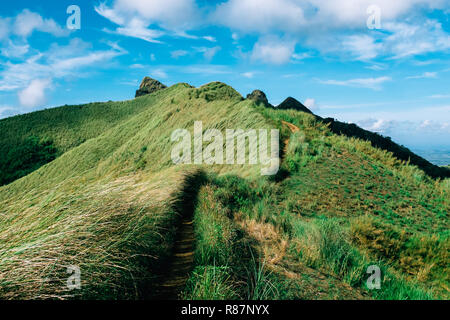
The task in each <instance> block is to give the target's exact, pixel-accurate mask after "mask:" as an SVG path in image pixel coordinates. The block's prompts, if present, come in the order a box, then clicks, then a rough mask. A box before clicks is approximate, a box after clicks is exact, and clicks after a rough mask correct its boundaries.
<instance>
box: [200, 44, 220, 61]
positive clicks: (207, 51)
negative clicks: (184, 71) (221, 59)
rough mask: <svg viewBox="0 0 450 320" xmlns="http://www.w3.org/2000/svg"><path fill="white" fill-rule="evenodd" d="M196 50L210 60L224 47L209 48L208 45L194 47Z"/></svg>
mask: <svg viewBox="0 0 450 320" xmlns="http://www.w3.org/2000/svg"><path fill="white" fill-rule="evenodd" d="M193 49H194V50H195V51H197V52H200V53H202V54H203V57H204V58H205V59H206V60H208V61H210V60H212V58H214V56H215V55H216V54H217V53H218V52H219V51H220V50H221V49H222V48H221V47H219V46H215V47H212V48H207V47H194V48H193Z"/></svg>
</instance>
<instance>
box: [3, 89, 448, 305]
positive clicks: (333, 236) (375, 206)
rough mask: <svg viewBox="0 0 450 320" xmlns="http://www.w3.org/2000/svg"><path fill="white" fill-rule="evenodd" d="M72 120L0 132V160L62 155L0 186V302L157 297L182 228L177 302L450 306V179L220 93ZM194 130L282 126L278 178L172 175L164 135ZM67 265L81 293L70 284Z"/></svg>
mask: <svg viewBox="0 0 450 320" xmlns="http://www.w3.org/2000/svg"><path fill="white" fill-rule="evenodd" d="M83 108H86V110H89V111H88V112H86V113H84V112H83ZM76 109H77V107H63V108H57V109H51V110H46V111H43V112H44V114H45V115H46V116H45V117H39V116H37V115H36V113H34V114H30V115H26V116H20V117H15V118H11V119H9V120H8V121H3V122H0V124H1V125H3V126H4V127H6V126H9V128H10V129H11V130H12V131H14V130H16V134H17V135H18V137H16V138H14V139H16V140H14V139H13V138H12V135H13V134H11V133H10V132H9V133H5V135H3V134H4V132H5V130H1V131H0V132H1V133H2V136H1V137H0V141H1V146H2V148H6V146H5V145H4V144H6V143H10V144H11V145H14V146H18V145H21V143H23V141H26V139H29V137H30V136H32V137H36V139H37V138H38V139H42V140H39V141H38V142H37V143H38V144H39V143H41V144H45V143H47V146H49V145H51V146H52V147H53V148H55V149H56V152H49V154H50V155H52V156H55V157H56V159H55V160H53V161H51V162H49V163H47V164H45V165H42V166H41V167H40V168H38V169H37V170H35V171H34V172H32V173H30V174H28V175H26V176H24V177H22V178H20V179H18V180H16V181H14V182H12V183H10V184H8V185H5V186H3V187H0V297H1V298H3V299H24V298H36V299H46V298H49V299H69V298H94V299H117V298H121V299H143V298H154V297H155V295H156V294H157V291H158V285H159V283H160V282H161V281H162V278H163V277H167V274H165V273H164V272H165V270H166V269H167V266H168V265H169V264H170V260H171V252H172V248H173V245H174V241H175V238H176V236H177V229H178V228H179V224H180V220H181V218H182V217H186V216H192V218H193V221H194V231H195V252H194V265H193V266H192V267H193V271H192V272H191V273H190V274H189V280H188V281H187V283H186V285H185V286H184V287H183V289H182V290H181V292H180V296H181V297H182V298H190V299H246V298H248V299H330V298H331V299H372V298H383V299H408V298H409V299H430V298H432V299H436V298H437V299H439V298H448V296H449V289H448V287H449V278H448V277H449V276H448V275H449V274H450V272H449V271H450V270H449V269H448V261H449V257H448V253H449V252H450V250H449V249H450V240H449V233H448V230H449V225H448V216H447V215H448V211H449V208H450V203H449V201H450V200H449V199H450V196H449V191H450V190H449V188H450V182H449V180H443V181H440V180H431V179H430V178H428V176H427V175H426V174H424V172H423V171H421V170H420V169H418V168H417V167H414V166H411V165H408V164H405V163H404V162H402V161H400V160H398V159H397V158H395V157H393V155H392V154H391V153H389V152H387V151H384V150H381V149H377V148H374V147H373V146H372V145H371V144H370V142H364V141H361V140H358V139H355V138H348V137H346V136H341V135H336V134H334V133H332V132H331V131H330V129H329V128H328V126H327V125H326V124H324V123H323V122H322V121H320V120H318V119H316V118H315V117H314V116H313V115H310V114H307V113H304V112H300V111H295V110H275V109H271V108H265V107H264V106H260V105H256V104H255V102H252V101H251V100H243V99H242V97H241V96H240V95H239V94H238V93H237V92H236V91H234V90H233V89H232V88H230V87H228V86H226V85H223V84H220V83H212V84H209V85H206V86H203V87H201V88H198V89H195V88H191V87H190V86H188V85H184V84H179V85H175V86H172V87H170V88H167V89H164V90H161V91H158V92H156V93H153V94H151V95H145V96H142V97H139V98H137V99H135V100H131V101H125V102H117V103H105V104H95V105H88V106H86V107H82V108H81V110H79V111H74V110H76ZM111 110H114V111H111ZM63 111H66V112H63ZM108 111H110V112H108ZM102 114H103V116H101V115H102ZM106 114H109V115H106ZM72 118H73V119H72ZM27 119H28V120H27ZM75 119H78V120H75ZM28 121H30V122H31V124H28V123H29V122H28ZM194 121H203V129H204V130H206V129H208V128H215V129H219V130H220V131H222V132H223V131H224V130H225V129H227V128H236V129H237V128H241V129H247V128H258V129H259V128H279V129H281V141H282V144H283V146H282V148H283V149H284V150H285V154H284V155H283V161H282V168H281V170H280V171H279V174H278V175H277V176H275V177H262V176H261V175H260V167H259V166H258V165H257V166H254V165H240V166H237V165H236V166H230V165H221V166H208V165H183V166H174V165H173V164H172V161H171V159H170V154H171V148H172V145H173V143H171V141H170V135H171V133H172V132H173V131H174V130H175V129H179V128H186V129H188V130H190V131H191V132H192V130H193V124H194ZM283 121H284V122H283ZM285 123H290V124H293V125H295V126H296V127H298V128H299V131H298V132H295V133H293V132H291V128H289V127H288V126H286V125H285ZM24 127H27V128H29V130H25V129H23V128H24ZM33 130H34V131H33ZM6 131H8V130H6ZM29 134H30V135H29ZM7 135H9V137H10V138H11V139H12V140H8V136H7ZM32 139H35V138H32ZM46 141H51V144H48V142H46ZM40 150H41V149H40ZM44 160H45V161H44ZM44 160H42V164H43V163H44V162H46V161H47V160H52V159H51V158H48V159H44ZM33 169H36V168H33ZM30 170H31V169H30ZM24 174H25V173H24ZM193 177H201V179H197V178H195V179H193ZM70 265H76V266H79V268H80V270H81V289H80V290H69V289H68V288H67V286H66V285H65V283H66V281H67V277H68V275H67V266H70ZM370 265H378V266H379V267H380V268H381V269H382V276H383V281H382V288H381V289H380V290H368V289H367V288H366V285H365V281H366V279H367V278H368V275H367V274H366V270H367V267H368V266H370Z"/></svg>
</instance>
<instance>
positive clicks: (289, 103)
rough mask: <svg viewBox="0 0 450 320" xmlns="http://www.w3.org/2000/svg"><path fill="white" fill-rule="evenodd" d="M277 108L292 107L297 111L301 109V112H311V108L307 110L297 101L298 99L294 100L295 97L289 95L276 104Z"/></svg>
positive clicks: (285, 108) (286, 108)
mask: <svg viewBox="0 0 450 320" xmlns="http://www.w3.org/2000/svg"><path fill="white" fill-rule="evenodd" d="M277 108H278V109H280V110H288V109H293V110H297V111H301V112H306V113H310V114H312V112H311V110H309V109H308V108H307V107H305V106H304V105H303V104H302V103H301V102H299V101H298V100H296V99H294V98H292V97H289V98H287V99H286V100H284V101H283V102H282V103H280V104H279V105H278V106H277Z"/></svg>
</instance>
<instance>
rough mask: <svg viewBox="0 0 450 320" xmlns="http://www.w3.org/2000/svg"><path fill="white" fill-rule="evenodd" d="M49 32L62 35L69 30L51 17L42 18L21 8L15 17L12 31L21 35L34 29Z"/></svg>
mask: <svg viewBox="0 0 450 320" xmlns="http://www.w3.org/2000/svg"><path fill="white" fill-rule="evenodd" d="M35 30H36V31H41V32H47V33H51V34H53V35H54V36H64V35H67V34H68V33H69V32H68V30H66V29H63V28H62V27H61V26H59V25H58V24H57V23H56V22H55V21H54V20H53V19H44V18H42V16H41V15H39V14H38V13H35V12H31V11H30V10H28V9H25V10H23V11H22V12H21V13H20V14H19V15H18V16H17V17H16V19H15V22H14V27H13V32H14V33H15V34H16V35H19V36H22V37H28V36H30V35H31V34H32V33H33V32H34V31H35Z"/></svg>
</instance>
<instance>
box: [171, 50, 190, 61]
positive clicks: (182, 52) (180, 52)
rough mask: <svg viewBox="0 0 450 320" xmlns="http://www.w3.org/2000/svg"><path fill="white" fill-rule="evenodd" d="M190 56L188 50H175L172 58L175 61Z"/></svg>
mask: <svg viewBox="0 0 450 320" xmlns="http://www.w3.org/2000/svg"><path fill="white" fill-rule="evenodd" d="M188 54H189V52H188V51H186V50H175V51H172V52H171V53H170V56H171V57H172V58H174V59H178V58H180V57H184V56H186V55H188Z"/></svg>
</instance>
